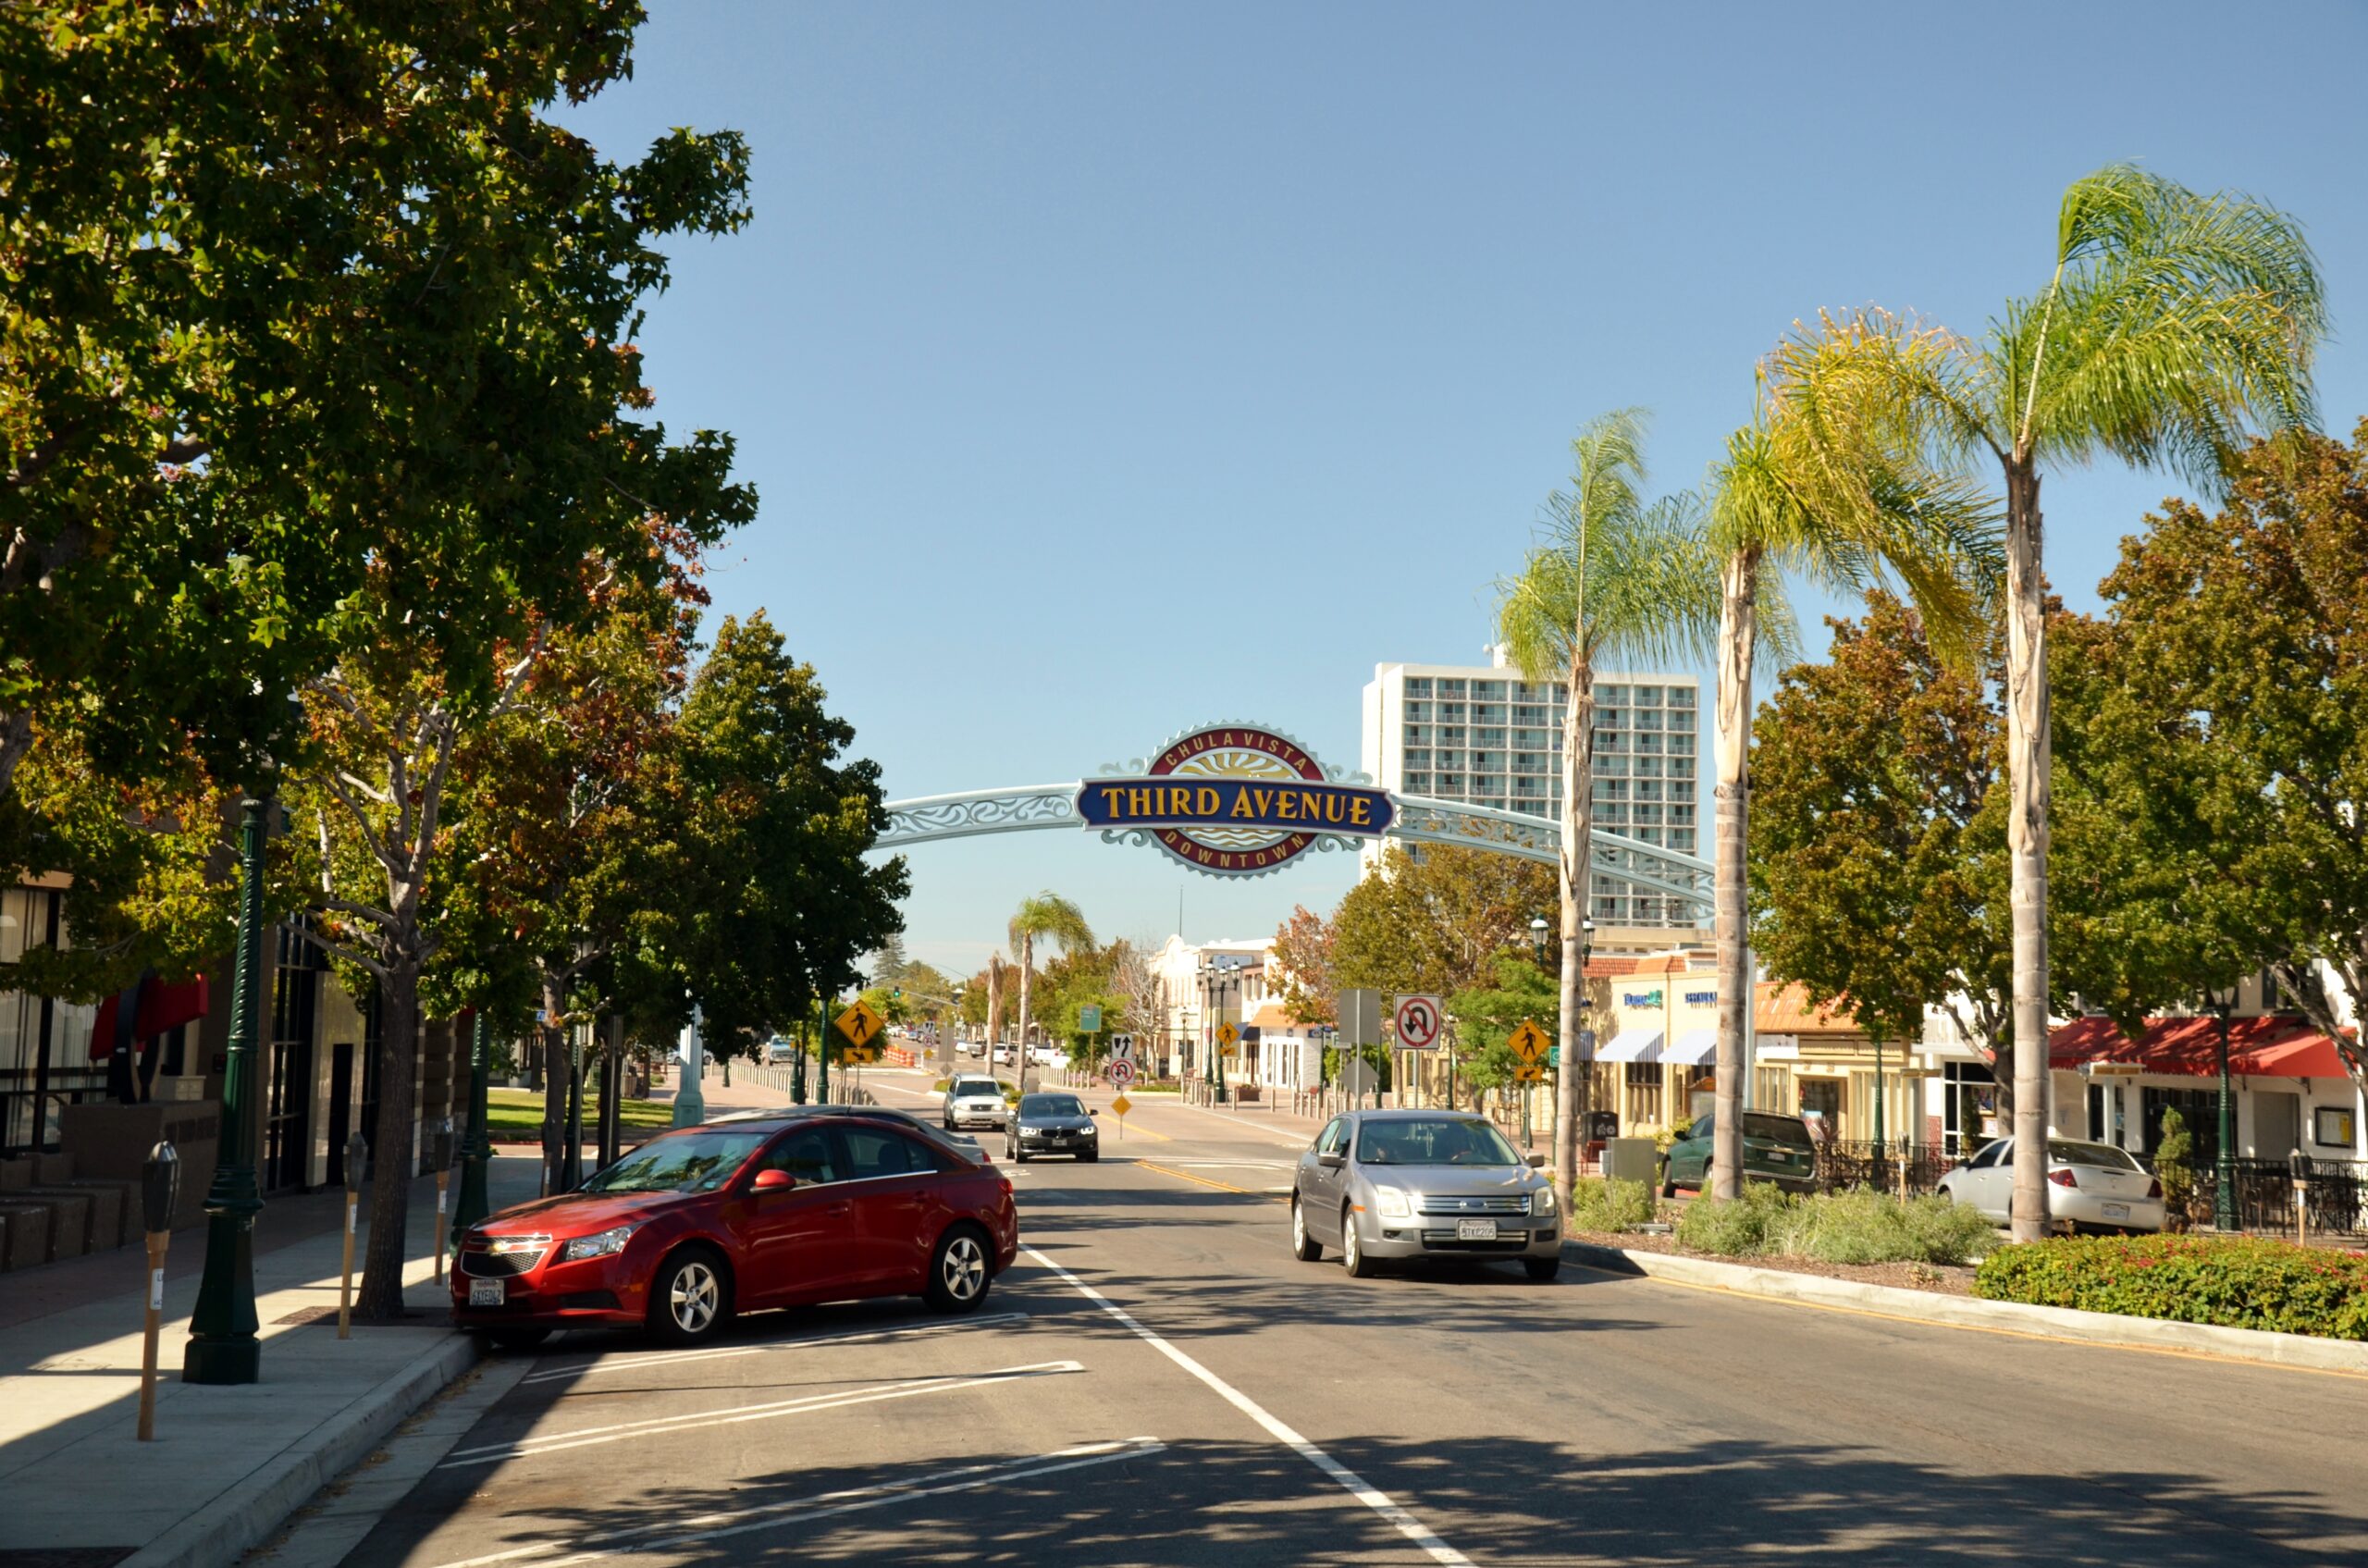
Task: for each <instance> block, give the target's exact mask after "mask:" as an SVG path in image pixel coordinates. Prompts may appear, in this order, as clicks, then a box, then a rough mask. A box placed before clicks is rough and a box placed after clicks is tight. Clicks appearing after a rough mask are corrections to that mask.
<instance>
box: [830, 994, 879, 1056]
mask: <svg viewBox="0 0 2368 1568" xmlns="http://www.w3.org/2000/svg"><path fill="white" fill-rule="evenodd" d="M837 1023H838V1029H839V1032H840V1033H841V1034H844V1035H845V1036H846V1037H847V1043H849V1044H852V1045H857V1046H863V1045H869V1044H870V1043H872V1042H873V1041H875V1040H877V1039H879V1038H880V1031H882V1030H883V1029H885V1028H887V1027H888V1026H887V1023H886V1022H885V1021H884V1020H883V1019H882V1018H881V1016H880V1015H879V1014H878V1013H875V1012H873V1011H872V1010H871V1004H870V1003H869V1002H867V1001H865V1000H864V999H863V998H862V997H860V996H858V997H857V998H856V999H855V1006H852V1007H849V1008H848V1009H847V1010H846V1011H845V1012H844V1013H841V1014H840V1015H839V1016H838V1019H837Z"/></svg>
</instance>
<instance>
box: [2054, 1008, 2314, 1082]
mask: <svg viewBox="0 0 2368 1568" xmlns="http://www.w3.org/2000/svg"><path fill="white" fill-rule="evenodd" d="M2047 1058H2048V1065H2050V1066H2051V1067H2055V1068H2066V1069H2067V1070H2068V1069H2070V1068H2078V1067H2084V1066H2086V1065H2088V1064H2089V1063H2091V1062H2112V1063H2117V1064H2120V1065H2122V1066H2125V1067H2132V1068H2138V1069H2139V1070H2140V1071H2141V1072H2161V1073H2178V1074H2183V1075H2185V1076H2187V1077H2189V1078H2214V1077H2217V1076H2218V1075H2219V1072H2220V1022H2219V1020H2218V1019H2209V1018H2201V1019H2147V1020H2146V1030H2145V1032H2144V1033H2142V1034H2140V1036H2139V1037H2138V1038H2137V1039H2135V1040H2132V1039H2130V1038H2129V1037H2128V1035H2126V1034H2124V1033H2122V1032H2121V1026H2120V1025H2119V1024H2116V1023H2115V1022H2114V1021H2113V1020H2112V1019H2076V1020H2075V1021H2073V1022H2072V1023H2069V1024H2066V1026H2065V1027H2064V1028H2062V1029H2059V1030H2057V1031H2055V1032H2054V1035H2052V1036H2050V1037H2049V1039H2048V1043H2047ZM2228 1070H2229V1071H2230V1072H2232V1073H2235V1074H2238V1075H2239V1076H2242V1077H2247V1078H2342V1077H2344V1076H2346V1075H2345V1073H2344V1070H2343V1057H2342V1056H2341V1055H2340V1054H2338V1053H2337V1050H2336V1048H2335V1043H2334V1042H2333V1041H2331V1040H2329V1039H2328V1038H2327V1037H2326V1036H2325V1035H2324V1034H2321V1033H2320V1032H2319V1031H2317V1030H2315V1029H2312V1027H2311V1026H2310V1025H2309V1024H2307V1023H2304V1022H2302V1021H2301V1020H2300V1019H2291V1018H2252V1019H2229V1020H2228Z"/></svg>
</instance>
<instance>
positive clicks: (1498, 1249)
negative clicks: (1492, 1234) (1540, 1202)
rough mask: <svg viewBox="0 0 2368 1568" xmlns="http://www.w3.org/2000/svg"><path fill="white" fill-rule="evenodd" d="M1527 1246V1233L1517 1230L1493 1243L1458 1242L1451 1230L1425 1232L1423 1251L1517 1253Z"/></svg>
mask: <svg viewBox="0 0 2368 1568" xmlns="http://www.w3.org/2000/svg"><path fill="white" fill-rule="evenodd" d="M1528 1245H1529V1232H1527V1231H1526V1230H1518V1231H1515V1232H1513V1233H1512V1234H1511V1235H1510V1236H1502V1235H1500V1236H1499V1237H1498V1238H1497V1239H1496V1240H1495V1241H1457V1240H1456V1239H1455V1232H1454V1231H1452V1230H1425V1231H1424V1232H1423V1249H1424V1251H1425V1252H1432V1253H1517V1252H1520V1251H1521V1250H1522V1249H1523V1248H1524V1247H1526V1246H1528Z"/></svg>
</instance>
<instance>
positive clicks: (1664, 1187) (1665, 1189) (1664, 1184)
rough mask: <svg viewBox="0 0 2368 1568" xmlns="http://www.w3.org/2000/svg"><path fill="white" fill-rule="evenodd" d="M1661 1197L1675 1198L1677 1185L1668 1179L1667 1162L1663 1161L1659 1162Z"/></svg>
mask: <svg viewBox="0 0 2368 1568" xmlns="http://www.w3.org/2000/svg"><path fill="white" fill-rule="evenodd" d="M1661 1196H1662V1197H1664V1198H1674V1197H1676V1196H1677V1183H1676V1182H1674V1181H1672V1180H1671V1179H1670V1176H1669V1162H1668V1161H1667V1160H1663V1161H1662V1162H1661Z"/></svg>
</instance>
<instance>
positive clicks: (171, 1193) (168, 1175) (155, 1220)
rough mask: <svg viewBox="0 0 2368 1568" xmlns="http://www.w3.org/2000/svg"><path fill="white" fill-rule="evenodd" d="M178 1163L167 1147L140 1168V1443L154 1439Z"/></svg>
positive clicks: (158, 1149) (156, 1151)
mask: <svg viewBox="0 0 2368 1568" xmlns="http://www.w3.org/2000/svg"><path fill="white" fill-rule="evenodd" d="M180 1186H181V1159H180V1155H179V1154H177V1153H175V1152H174V1149H173V1146H172V1144H170V1143H159V1144H157V1145H156V1146H155V1147H154V1149H151V1150H150V1151H149V1152H148V1158H147V1159H146V1161H145V1162H143V1163H142V1166H141V1167H140V1220H141V1224H142V1227H143V1228H145V1229H146V1231H147V1232H148V1310H147V1312H146V1313H145V1314H144V1318H145V1321H144V1322H143V1324H142V1327H141V1342H140V1440H141V1441H142V1442H143V1443H147V1442H154V1441H155V1438H156V1331H157V1330H158V1329H159V1328H161V1327H163V1326H164V1315H165V1248H166V1246H167V1245H169V1244H170V1243H171V1241H172V1239H173V1200H174V1199H175V1198H176V1197H178V1196H179V1193H180Z"/></svg>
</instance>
